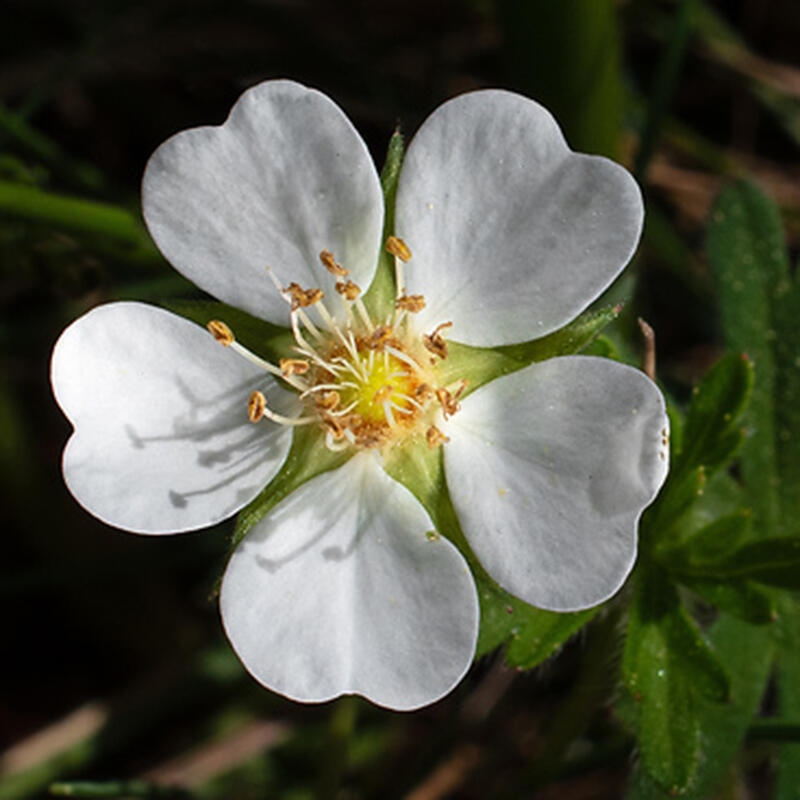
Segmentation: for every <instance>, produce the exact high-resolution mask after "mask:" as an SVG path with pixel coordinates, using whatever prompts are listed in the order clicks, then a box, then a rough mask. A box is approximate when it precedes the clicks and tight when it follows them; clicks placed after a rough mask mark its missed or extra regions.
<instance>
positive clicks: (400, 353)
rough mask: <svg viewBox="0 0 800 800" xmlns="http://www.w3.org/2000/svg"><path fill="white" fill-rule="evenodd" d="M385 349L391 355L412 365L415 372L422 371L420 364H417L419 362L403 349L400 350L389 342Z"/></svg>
mask: <svg viewBox="0 0 800 800" xmlns="http://www.w3.org/2000/svg"><path fill="white" fill-rule="evenodd" d="M383 349H384V352H385V353H388V354H389V355H390V356H394V357H395V358H397V359H399V360H400V361H402V362H404V363H405V364H408V366H409V367H411V369H413V370H414V372H417V373H419V372H420V366H419V364H417V362H416V361H414V359H413V358H411V356H410V355H408V354H406V353H404V352H403V351H402V350H398V349H397V348H395V347H392V346H391V345H389V344H387V345H385V346H384V348H383Z"/></svg>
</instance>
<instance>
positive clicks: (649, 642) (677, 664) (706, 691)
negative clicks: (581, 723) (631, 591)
mask: <svg viewBox="0 0 800 800" xmlns="http://www.w3.org/2000/svg"><path fill="white" fill-rule="evenodd" d="M637 577H638V580H637V586H636V593H635V595H634V599H633V604H632V607H631V615H630V620H629V624H628V635H627V639H626V643H625V651H624V654H623V664H622V666H623V678H624V681H625V685H626V687H627V688H628V691H629V692H630V693H631V694H632V696H633V698H634V700H635V701H636V704H637V740H638V745H639V749H640V752H641V757H642V763H643V765H644V768H645V769H646V770H647V772H648V773H649V775H650V776H651V777H652V778H653V779H654V780H655V781H656V782H657V783H658V784H659V785H660V786H661V787H662V788H663V789H664V790H665V791H667V792H669V793H671V794H682V793H684V792H686V791H687V790H688V789H689V788H690V787H691V785H692V783H693V781H694V779H695V775H696V773H697V770H698V768H699V763H700V720H699V718H698V715H697V713H696V709H697V705H696V701H697V699H698V698H700V697H703V698H706V699H708V700H711V701H714V702H723V701H726V700H727V699H728V697H729V692H730V679H729V677H728V675H727V673H726V671H725V669H724V668H723V667H722V665H721V664H720V662H719V660H718V658H717V656H716V654H715V653H714V652H713V651H712V650H711V648H710V646H709V645H708V643H707V642H706V641H705V639H704V638H703V636H702V635H701V634H700V632H699V630H698V629H697V627H696V626H695V624H694V623H693V621H692V620H691V619H690V617H689V616H688V614H687V613H686V612H685V610H684V609H683V607H682V606H681V604H680V600H679V598H678V593H677V591H676V589H675V586H674V584H673V583H672V582H671V581H670V580H669V578H668V576H667V573H666V572H665V571H664V570H662V569H660V568H658V567H656V566H649V565H648V566H646V567H645V568H644V569H642V570H641V571H640V572H639V573H638V576H637Z"/></svg>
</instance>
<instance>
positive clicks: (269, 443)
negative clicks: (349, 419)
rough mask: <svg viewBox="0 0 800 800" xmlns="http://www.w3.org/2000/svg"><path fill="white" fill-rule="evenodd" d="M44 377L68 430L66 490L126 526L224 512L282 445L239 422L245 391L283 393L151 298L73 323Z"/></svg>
mask: <svg viewBox="0 0 800 800" xmlns="http://www.w3.org/2000/svg"><path fill="white" fill-rule="evenodd" d="M51 378H52V384H53V392H54V394H55V396H56V400H57V401H58V403H59V405H60V406H61V408H62V409H63V411H64V413H65V414H66V415H67V417H68V418H69V419H70V420H71V422H72V424H73V425H74V427H75V433H74V434H73V436H72V438H71V439H70V440H69V442H68V443H67V447H66V448H65V450H64V460H63V468H64V479H65V480H66V482H67V486H68V487H69V489H70V491H71V492H72V494H73V495H74V496H75V498H76V499H77V500H78V502H79V503H80V504H81V505H82V506H83V507H84V508H86V510H87V511H89V512H90V513H91V514H94V515H95V516H96V517H99V518H100V519H101V520H103V521H104V522H106V523H108V524H109V525H114V526H116V527H118V528H124V529H125V530H130V531H135V532H138V533H176V532H179V531H188V530H193V529H195V528H202V527H205V526H207V525H211V524H213V523H215V522H219V521H220V520H223V519H225V518H226V517H229V516H231V515H232V514H234V513H235V512H236V511H238V510H239V509H240V508H242V507H243V506H244V505H246V504H247V503H248V502H250V500H252V499H253V498H254V497H255V496H256V495H257V494H258V492H260V491H261V489H263V488H264V486H265V485H266V484H267V483H268V482H269V481H270V479H271V478H272V477H273V475H275V474H276V473H277V471H278V469H279V468H280V466H281V464H282V463H283V460H284V458H285V457H286V454H287V452H288V450H289V446H290V444H291V432H290V431H289V430H288V429H287V428H283V427H280V426H276V425H272V424H271V423H266V422H265V423H259V424H258V425H252V424H251V423H250V422H249V421H248V419H247V398H248V396H249V394H250V392H251V391H252V390H253V389H254V388H259V389H261V390H262V391H266V392H267V393H268V395H269V396H270V397H271V398H272V399H273V400H277V401H278V402H282V401H283V402H285V399H286V398H285V396H286V395H288V393H287V392H283V391H282V390H280V389H279V388H278V387H277V385H276V384H275V383H274V381H272V379H271V378H270V377H269V376H267V375H266V373H264V372H263V371H262V370H261V369H259V368H258V367H255V366H253V365H252V364H250V363H249V362H247V361H244V360H243V359H242V358H240V357H239V356H237V355H236V354H235V353H233V352H231V351H230V350H226V349H225V348H224V347H222V346H221V345H220V344H218V343H217V342H216V341H214V339H213V338H212V337H211V335H210V334H208V333H207V332H206V331H204V330H203V329H202V328H200V327H199V326H197V325H195V324H194V323H191V322H188V321H187V320H185V319H183V318H181V317H178V316H175V315H174V314H171V313H169V312H168V311H163V310H162V309H159V308H155V307H152V306H147V305H143V304H140V303H111V304H109V305H105V306H100V307H98V308H95V309H94V310H92V311H90V312H89V313H88V314H86V315H84V316H83V317H81V318H80V319H78V320H77V321H76V322H74V323H73V324H72V325H70V326H69V327H68V328H67V329H66V330H65V331H64V333H63V334H62V335H61V337H60V338H59V340H58V342H57V343H56V346H55V349H54V351H53V360H52V365H51ZM276 395H279V397H276Z"/></svg>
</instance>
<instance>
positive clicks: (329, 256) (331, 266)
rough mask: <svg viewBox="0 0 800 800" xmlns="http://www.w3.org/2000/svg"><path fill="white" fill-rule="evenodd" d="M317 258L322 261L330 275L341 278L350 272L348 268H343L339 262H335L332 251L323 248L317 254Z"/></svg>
mask: <svg viewBox="0 0 800 800" xmlns="http://www.w3.org/2000/svg"><path fill="white" fill-rule="evenodd" d="M319 260H320V261H321V262H322V265H323V266H324V267H325V269H327V270H328V272H330V273H331V275H335V276H336V277H337V278H343V277H344V276H345V275H349V274H350V270H347V269H345V268H344V267H343V266H342V265H341V264H337V263H336V259H335V258H334V257H333V253H331V251H330V250H323V251H322V252H321V253H320V254H319Z"/></svg>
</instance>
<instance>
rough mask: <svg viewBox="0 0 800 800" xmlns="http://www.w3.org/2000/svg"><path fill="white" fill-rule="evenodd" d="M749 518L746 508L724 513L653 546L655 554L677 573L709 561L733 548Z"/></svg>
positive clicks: (746, 532) (737, 543) (746, 526)
mask: <svg viewBox="0 0 800 800" xmlns="http://www.w3.org/2000/svg"><path fill="white" fill-rule="evenodd" d="M750 522H751V520H750V514H749V513H747V512H744V511H737V512H734V513H733V514H726V515H725V516H723V517H719V518H718V519H715V520H714V522H711V523H709V524H708V525H705V526H704V527H702V528H700V529H699V530H697V531H695V532H693V533H688V534H686V535H685V536H684V537H683V538H682V539H680V540H678V541H675V542H668V543H665V544H664V545H663V546H662V547H659V548H658V549H657V550H656V557H657V558H658V560H659V561H660V562H661V563H662V564H664V565H665V566H667V567H668V568H669V569H671V570H673V571H674V572H678V573H681V572H683V571H685V570H686V569H687V568H688V569H691V568H692V567H693V566H696V565H697V564H709V563H712V564H713V563H714V562H716V561H719V560H721V559H723V558H725V557H726V556H728V555H729V554H730V553H732V552H733V551H734V550H736V548H737V546H739V545H740V544H741V543H742V541H743V540H744V539H745V538H746V536H747V534H748V532H749V530H750ZM690 574H693V573H691V572H690Z"/></svg>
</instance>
